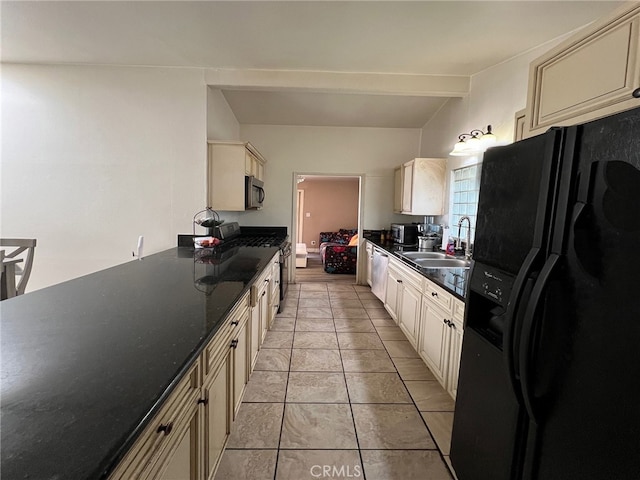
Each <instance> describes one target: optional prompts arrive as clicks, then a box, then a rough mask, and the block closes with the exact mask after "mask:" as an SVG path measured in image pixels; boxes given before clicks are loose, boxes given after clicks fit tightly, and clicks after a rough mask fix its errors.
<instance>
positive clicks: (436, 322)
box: [418, 281, 464, 398]
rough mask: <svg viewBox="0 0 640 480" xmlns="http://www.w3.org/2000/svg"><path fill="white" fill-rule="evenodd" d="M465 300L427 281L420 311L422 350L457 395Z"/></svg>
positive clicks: (435, 371)
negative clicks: (462, 300)
mask: <svg viewBox="0 0 640 480" xmlns="http://www.w3.org/2000/svg"><path fill="white" fill-rule="evenodd" d="M463 317H464V303H463V302H461V301H460V300H458V299H457V298H454V297H453V295H451V294H450V293H448V292H447V291H445V290H444V289H442V288H440V287H439V286H437V285H435V284H434V283H433V282H430V281H427V283H426V286H425V290H424V295H423V300H422V310H421V315H420V329H419V334H418V354H419V355H420V357H421V358H422V359H423V360H424V362H425V363H426V364H427V366H428V367H429V369H430V370H431V372H432V373H433V374H434V376H435V377H436V378H437V379H438V381H439V382H440V384H441V385H442V386H443V387H444V388H445V389H446V390H447V392H449V394H450V395H451V396H452V397H453V398H455V397H456V393H457V389H458V371H459V369H460V353H461V351H462V336H463Z"/></svg>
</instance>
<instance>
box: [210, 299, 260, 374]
mask: <svg viewBox="0 0 640 480" xmlns="http://www.w3.org/2000/svg"><path fill="white" fill-rule="evenodd" d="M248 318H249V294H248V293H247V294H246V295H245V296H244V297H242V299H241V300H240V301H239V302H238V303H237V305H236V306H235V307H234V308H233V310H232V311H231V313H230V314H229V316H228V317H227V319H226V320H225V321H224V325H222V326H221V327H220V329H219V330H218V332H217V333H216V335H215V336H214V337H213V339H212V340H211V341H210V342H209V345H207V346H206V348H205V350H204V356H203V357H204V375H205V377H206V376H208V375H209V374H210V373H211V372H212V371H214V370H215V369H216V366H217V365H218V364H219V363H220V361H221V358H222V357H223V356H225V355H226V354H227V351H228V350H229V345H230V344H231V339H232V338H233V337H235V336H236V335H237V332H239V331H240V329H241V328H242V327H243V326H244V324H245V323H246V322H247V319H248Z"/></svg>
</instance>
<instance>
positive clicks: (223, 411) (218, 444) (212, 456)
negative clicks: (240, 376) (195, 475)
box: [203, 351, 231, 479]
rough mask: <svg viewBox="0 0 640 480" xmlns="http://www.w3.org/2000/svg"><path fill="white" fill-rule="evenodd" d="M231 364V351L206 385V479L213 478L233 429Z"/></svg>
mask: <svg viewBox="0 0 640 480" xmlns="http://www.w3.org/2000/svg"><path fill="white" fill-rule="evenodd" d="M230 364H231V351H229V354H228V355H227V356H226V357H225V358H224V360H223V362H222V364H221V365H220V366H219V367H218V370H217V372H215V373H214V374H213V375H211V376H210V378H209V381H208V382H207V383H206V384H205V385H204V395H203V396H204V399H205V403H204V439H205V440H204V442H205V443H204V449H205V455H204V469H205V479H211V478H213V473H214V471H215V469H216V466H217V464H218V461H219V460H220V457H221V455H222V452H223V449H224V445H225V442H226V441H227V436H228V435H229V431H230V427H231V401H230V395H229V390H230V384H231V382H230V379H229V370H230Z"/></svg>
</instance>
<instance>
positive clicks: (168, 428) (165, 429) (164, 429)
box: [157, 422, 173, 436]
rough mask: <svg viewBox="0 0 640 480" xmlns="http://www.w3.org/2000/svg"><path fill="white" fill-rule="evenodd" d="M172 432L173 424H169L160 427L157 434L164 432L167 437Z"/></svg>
mask: <svg viewBox="0 0 640 480" xmlns="http://www.w3.org/2000/svg"><path fill="white" fill-rule="evenodd" d="M171 430H173V422H169V423H167V424H166V425H160V426H159V427H158V430H157V432H158V433H160V432H163V433H164V434H165V436H167V435H169V434H170V433H171Z"/></svg>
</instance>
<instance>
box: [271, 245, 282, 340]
mask: <svg viewBox="0 0 640 480" xmlns="http://www.w3.org/2000/svg"><path fill="white" fill-rule="evenodd" d="M279 305H280V257H279V255H276V256H275V257H274V258H273V259H272V260H271V278H270V282H269V328H271V326H272V325H273V320H274V319H275V318H276V314H277V313H278V307H279Z"/></svg>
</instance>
